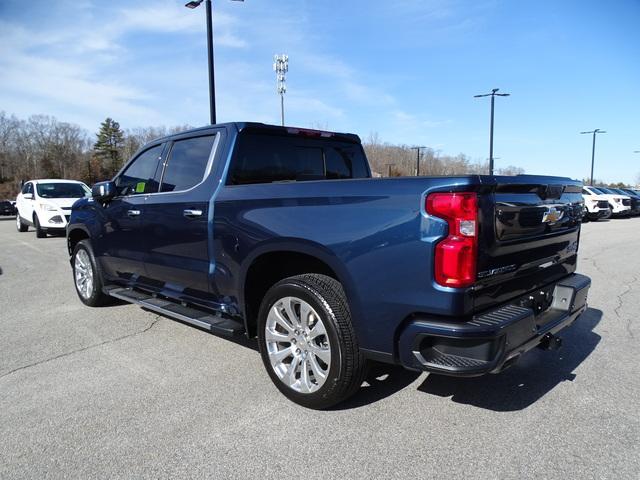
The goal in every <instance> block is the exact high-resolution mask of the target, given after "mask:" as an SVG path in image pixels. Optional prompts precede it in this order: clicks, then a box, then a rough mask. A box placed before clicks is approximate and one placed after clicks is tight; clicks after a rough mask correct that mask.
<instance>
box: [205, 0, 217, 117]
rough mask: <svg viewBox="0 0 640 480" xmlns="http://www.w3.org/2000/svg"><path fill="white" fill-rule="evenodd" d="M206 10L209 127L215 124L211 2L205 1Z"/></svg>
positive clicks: (209, 0)
mask: <svg viewBox="0 0 640 480" xmlns="http://www.w3.org/2000/svg"><path fill="white" fill-rule="evenodd" d="M205 7H206V9H207V52H208V57H209V112H210V114H211V125H213V124H215V123H216V84H215V76H214V71H213V68H214V67H213V16H212V14H211V0H206V2H205Z"/></svg>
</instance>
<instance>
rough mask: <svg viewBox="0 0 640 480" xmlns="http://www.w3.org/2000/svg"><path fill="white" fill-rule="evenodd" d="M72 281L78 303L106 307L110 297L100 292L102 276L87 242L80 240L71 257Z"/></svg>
mask: <svg viewBox="0 0 640 480" xmlns="http://www.w3.org/2000/svg"><path fill="white" fill-rule="evenodd" d="M71 265H72V266H73V280H74V284H75V287H76V292H77V293H78V297H80V301H82V303H84V304H85V305H88V306H90V307H99V306H101V305H106V304H107V303H108V302H109V300H110V297H109V296H107V295H105V294H104V293H103V292H102V275H101V274H100V270H99V268H98V264H97V263H96V259H95V257H94V255H93V250H92V249H91V244H90V243H89V240H81V241H80V242H78V244H77V245H76V247H75V248H74V249H73V255H72V256H71Z"/></svg>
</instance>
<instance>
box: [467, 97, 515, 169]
mask: <svg viewBox="0 0 640 480" xmlns="http://www.w3.org/2000/svg"><path fill="white" fill-rule="evenodd" d="M498 90H500V89H499V88H494V89H492V90H491V93H484V94H482V95H474V97H475V98H480V97H491V121H490V127H489V175H493V119H494V110H495V98H496V97H508V96H509V95H511V94H510V93H497V92H498Z"/></svg>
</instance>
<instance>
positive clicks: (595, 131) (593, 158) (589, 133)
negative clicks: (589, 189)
mask: <svg viewBox="0 0 640 480" xmlns="http://www.w3.org/2000/svg"><path fill="white" fill-rule="evenodd" d="M599 133H607V132H605V131H604V130H600V129H599V128H596V129H595V130H591V131H590V132H580V135H587V134H588V135H591V134H593V143H592V145H591V182H589V185H593V163H594V160H595V157H596V135H597V134H599Z"/></svg>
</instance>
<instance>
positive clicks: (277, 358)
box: [264, 297, 331, 393]
mask: <svg viewBox="0 0 640 480" xmlns="http://www.w3.org/2000/svg"><path fill="white" fill-rule="evenodd" d="M264 333H265V344H266V347H267V353H268V355H269V360H270V363H271V367H272V368H273V370H274V372H275V373H276V375H277V376H278V378H279V379H280V380H281V381H282V382H283V383H284V384H285V385H287V386H288V387H289V388H291V389H293V390H295V391H296V392H300V393H312V392H315V391H317V390H318V389H319V388H320V387H322V385H323V384H324V382H325V380H326V379H327V375H328V374H329V368H330V367H331V346H330V345H329V337H328V335H327V330H326V329H325V326H324V323H322V319H321V318H320V315H318V313H317V312H316V311H315V310H314V309H313V307H312V306H311V305H309V304H308V303H307V302H305V301H304V300H302V299H300V298H297V297H284V298H281V299H279V300H278V301H276V302H275V303H274V304H273V306H272V307H271V309H270V310H269V315H268V316H267V321H266V325H265V332H264Z"/></svg>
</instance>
